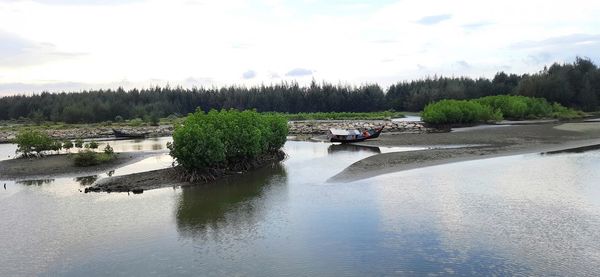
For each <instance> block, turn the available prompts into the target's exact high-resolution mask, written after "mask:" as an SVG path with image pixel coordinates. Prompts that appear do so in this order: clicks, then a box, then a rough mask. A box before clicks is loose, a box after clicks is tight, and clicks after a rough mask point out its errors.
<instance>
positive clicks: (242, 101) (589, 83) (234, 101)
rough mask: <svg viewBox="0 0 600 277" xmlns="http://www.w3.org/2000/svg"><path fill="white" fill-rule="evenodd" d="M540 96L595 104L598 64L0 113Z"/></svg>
mask: <svg viewBox="0 0 600 277" xmlns="http://www.w3.org/2000/svg"><path fill="white" fill-rule="evenodd" d="M507 94H510V95H523V96H530V97H537V98H545V99H546V100H548V101H550V102H558V103H560V104H562V105H563V106H565V107H570V108H576V109H582V110H585V111H593V110H598V106H599V105H600V70H599V69H598V66H597V65H595V64H594V63H593V62H592V61H590V60H589V59H583V58H577V59H576V60H575V61H574V62H573V63H568V64H558V63H555V64H553V65H552V66H550V67H547V68H544V69H543V70H542V71H540V72H538V73H535V74H531V75H529V74H524V75H516V74H506V73H504V72H499V73H497V74H496V75H495V76H494V78H492V79H485V78H479V79H472V78H465V77H452V78H449V77H432V78H427V79H422V80H414V81H410V82H400V83H397V84H395V85H392V86H390V87H389V88H388V89H387V91H385V92H384V90H383V89H382V88H381V87H380V86H378V85H376V84H372V85H363V86H358V87H354V86H347V85H332V84H328V83H323V84H317V83H315V82H312V84H311V85H309V86H306V87H303V86H299V85H298V84H297V83H282V84H278V85H271V86H258V87H251V88H247V87H235V86H232V87H224V88H192V89H184V88H181V87H176V88H170V87H165V88H161V87H155V88H150V89H141V90H138V89H132V90H129V91H125V90H123V89H117V90H97V91H84V92H79V93H64V92H63V93H47V92H44V93H41V94H36V95H33V96H8V97H3V98H0V120H8V119H19V118H28V119H30V120H33V121H45V120H49V121H64V122H67V123H89V122H103V121H115V120H117V121H118V120H120V119H133V118H150V117H154V118H156V117H166V116H169V115H186V114H188V113H191V112H194V111H195V110H196V108H197V107H200V108H201V109H202V110H204V111H208V110H210V109H223V108H225V109H229V108H235V109H240V110H244V109H256V110H257V111H259V112H266V111H272V112H284V113H301V112H372V111H383V110H390V109H393V110H396V111H422V110H423V108H424V107H425V106H426V105H427V104H429V103H432V102H436V101H439V100H442V99H458V100H463V99H476V98H481V97H485V96H492V95H507Z"/></svg>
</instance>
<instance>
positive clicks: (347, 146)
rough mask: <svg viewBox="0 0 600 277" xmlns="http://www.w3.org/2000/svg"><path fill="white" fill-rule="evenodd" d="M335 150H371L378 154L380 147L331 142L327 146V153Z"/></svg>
mask: <svg viewBox="0 0 600 277" xmlns="http://www.w3.org/2000/svg"><path fill="white" fill-rule="evenodd" d="M336 152H371V153H376V154H380V153H381V149H379V147H377V146H364V145H356V144H348V143H342V144H332V145H330V146H329V147H328V148H327V153H329V154H333V153H336Z"/></svg>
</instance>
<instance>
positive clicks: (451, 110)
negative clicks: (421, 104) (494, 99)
mask: <svg viewBox="0 0 600 277" xmlns="http://www.w3.org/2000/svg"><path fill="white" fill-rule="evenodd" d="M421 117H422V119H423V121H425V122H426V123H429V124H438V125H439V124H469V123H476V122H487V121H497V120H502V114H501V113H499V112H498V111H494V109H492V108H491V107H489V106H487V105H482V104H480V103H477V102H473V101H467V100H442V101H439V102H435V103H432V104H429V105H427V106H426V107H425V110H423V113H422V114H421Z"/></svg>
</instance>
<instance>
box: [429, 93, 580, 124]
mask: <svg viewBox="0 0 600 277" xmlns="http://www.w3.org/2000/svg"><path fill="white" fill-rule="evenodd" d="M584 115H585V114H584V113H583V112H581V111H577V110H574V109H570V108H566V107H564V106H562V105H561V104H558V103H556V102H555V103H549V102H548V101H546V99H543V98H532V97H525V96H516V95H498V96H487V97H483V98H478V99H472V100H451V99H446V100H441V101H438V102H434V103H431V104H429V105H427V106H426V107H425V109H424V111H423V114H422V117H423V121H424V122H425V123H427V124H430V125H433V126H447V125H461V124H477V123H483V124H485V123H495V122H498V121H502V120H503V119H509V120H532V119H549V118H554V119H560V120H569V119H576V118H582V117H583V116H584Z"/></svg>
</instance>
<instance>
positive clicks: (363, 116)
mask: <svg viewBox="0 0 600 277" xmlns="http://www.w3.org/2000/svg"><path fill="white" fill-rule="evenodd" d="M280 115H282V116H283V117H285V118H287V119H288V120H383V119H391V118H401V117H404V114H402V113H399V112H395V111H383V112H368V113H356V112H316V113H294V114H290V113H280Z"/></svg>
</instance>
